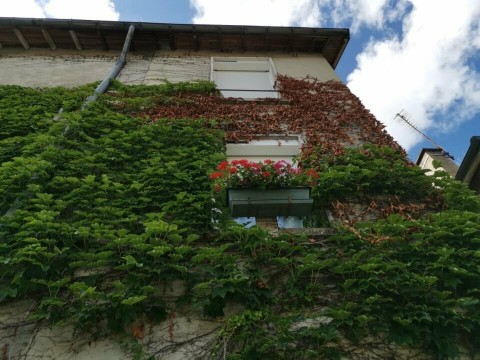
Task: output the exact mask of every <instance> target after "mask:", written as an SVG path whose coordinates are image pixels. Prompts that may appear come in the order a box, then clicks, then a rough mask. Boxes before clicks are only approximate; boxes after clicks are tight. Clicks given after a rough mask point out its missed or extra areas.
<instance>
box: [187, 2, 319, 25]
mask: <svg viewBox="0 0 480 360" xmlns="http://www.w3.org/2000/svg"><path fill="white" fill-rule="evenodd" d="M190 5H191V6H192V7H193V8H194V9H195V11H196V15H195V17H194V18H193V22H194V23H201V24H237V25H238V24H240V25H269V26H290V25H296V26H312V27H313V26H318V25H319V23H320V21H321V17H320V15H321V13H320V7H319V2H318V1H314V0H295V1H291V0H236V1H235V0H229V1H226V0H190Z"/></svg>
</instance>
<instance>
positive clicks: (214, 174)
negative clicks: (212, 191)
mask: <svg viewBox="0 0 480 360" xmlns="http://www.w3.org/2000/svg"><path fill="white" fill-rule="evenodd" d="M221 177H223V173H221V172H216V173H212V174H210V179H212V180H215V179H218V178H221Z"/></svg>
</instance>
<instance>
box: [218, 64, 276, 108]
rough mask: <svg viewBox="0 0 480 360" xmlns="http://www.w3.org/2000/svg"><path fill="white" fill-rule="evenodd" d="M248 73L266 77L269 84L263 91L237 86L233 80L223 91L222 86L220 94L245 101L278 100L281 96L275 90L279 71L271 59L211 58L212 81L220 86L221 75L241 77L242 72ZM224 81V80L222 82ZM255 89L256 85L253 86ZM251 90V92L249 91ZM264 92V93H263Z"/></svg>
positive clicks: (263, 86) (263, 87)
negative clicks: (230, 74)
mask: <svg viewBox="0 0 480 360" xmlns="http://www.w3.org/2000/svg"><path fill="white" fill-rule="evenodd" d="M243 71H244V72H245V73H248V74H249V75H250V76H254V73H257V72H258V74H259V75H266V76H267V82H266V84H265V83H264V84H262V88H261V89H255V88H254V89H248V86H249V85H248V86H247V85H244V84H241V85H240V84H239V85H237V86H235V83H234V82H235V80H232V85H231V86H230V85H229V86H227V87H228V89H227V88H224V89H222V86H220V89H219V90H220V92H221V93H222V95H223V96H224V97H236V98H242V99H245V100H254V99H263V98H271V99H278V98H279V97H280V96H279V94H278V92H277V91H276V90H275V84H276V79H277V70H276V69H275V65H274V63H273V61H272V58H269V57H218V56H214V57H212V58H211V63H210V81H213V82H215V83H217V84H218V82H219V75H220V73H221V74H222V75H224V76H225V75H227V74H228V73H229V72H231V73H232V76H234V75H236V76H239V73H240V72H243ZM222 81H224V80H222ZM265 85H266V86H265ZM252 87H254V85H252ZM249 90H250V91H249ZM262 90H263V91H262Z"/></svg>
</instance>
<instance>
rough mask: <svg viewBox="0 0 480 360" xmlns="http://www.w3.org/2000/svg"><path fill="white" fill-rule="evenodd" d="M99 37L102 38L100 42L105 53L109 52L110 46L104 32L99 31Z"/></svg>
mask: <svg viewBox="0 0 480 360" xmlns="http://www.w3.org/2000/svg"><path fill="white" fill-rule="evenodd" d="M97 33H98V35H99V36H100V41H101V42H102V47H103V51H108V44H107V39H105V34H104V33H103V31H102V30H98V31H97Z"/></svg>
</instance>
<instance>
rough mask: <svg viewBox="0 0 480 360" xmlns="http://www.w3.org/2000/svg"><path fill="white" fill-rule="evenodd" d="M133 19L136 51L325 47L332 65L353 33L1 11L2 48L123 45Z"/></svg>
mask: <svg viewBox="0 0 480 360" xmlns="http://www.w3.org/2000/svg"><path fill="white" fill-rule="evenodd" d="M130 25H134V26H135V34H134V37H133V43H132V45H131V51H155V50H186V51H202V50H206V51H219V52H225V53H230V52H248V51H256V52H259V51H268V52H287V53H299V52H301V53H320V54H322V55H323V56H324V57H325V58H326V60H327V61H328V62H329V63H330V65H331V66H332V67H333V68H335V67H336V65H337V64H338V61H339V60H340V57H341V56H342V54H343V51H344V50H345V47H346V45H347V43H348V40H349V38H350V35H349V31H348V29H324V28H303V27H276V26H241V25H192V24H160V23H144V22H125V21H92V20H62V19H26V18H2V17H0V49H1V48H24V49H29V48H50V49H77V50H104V51H108V50H121V49H122V46H123V43H124V40H125V36H126V34H127V31H128V28H129V26H130Z"/></svg>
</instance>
